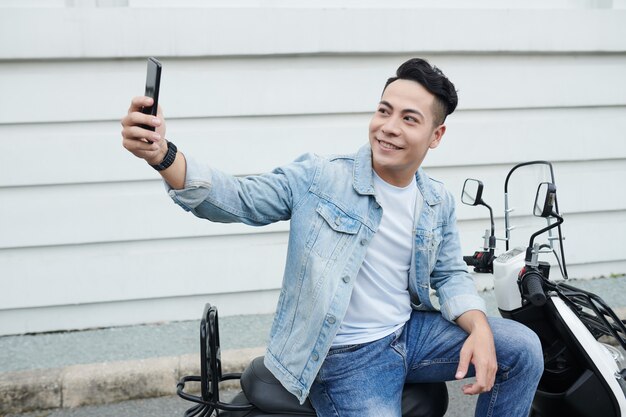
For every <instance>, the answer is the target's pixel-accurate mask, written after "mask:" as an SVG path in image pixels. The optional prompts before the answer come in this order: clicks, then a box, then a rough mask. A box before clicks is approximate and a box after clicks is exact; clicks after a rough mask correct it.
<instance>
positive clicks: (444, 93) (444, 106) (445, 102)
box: [383, 58, 459, 125]
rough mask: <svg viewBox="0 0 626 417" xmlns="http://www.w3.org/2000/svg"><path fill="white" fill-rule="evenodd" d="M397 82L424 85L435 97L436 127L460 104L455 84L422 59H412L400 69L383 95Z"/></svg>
mask: <svg viewBox="0 0 626 417" xmlns="http://www.w3.org/2000/svg"><path fill="white" fill-rule="evenodd" d="M396 80H411V81H415V82H417V83H419V84H421V85H422V87H424V88H425V89H426V90H428V91H430V93H432V94H433V95H434V96H435V103H434V105H433V114H434V116H435V120H434V123H435V125H440V124H442V123H443V122H445V120H446V116H448V115H449V114H451V113H452V112H453V111H454V109H456V105H457V104H458V102H459V98H458V96H457V94H456V89H455V88H454V84H452V82H451V81H450V80H449V79H448V77H446V76H445V75H444V74H443V72H441V70H440V69H439V68H437V67H435V66H431V65H430V64H429V63H428V61H426V60H424V59H421V58H412V59H409V60H408V61H406V62H405V63H404V64H402V65H400V67H398V70H397V71H396V76H395V77H391V78H389V79H388V80H387V83H386V84H385V88H384V89H383V93H384V92H385V89H386V88H387V86H389V84H391V83H392V82H394V81H396Z"/></svg>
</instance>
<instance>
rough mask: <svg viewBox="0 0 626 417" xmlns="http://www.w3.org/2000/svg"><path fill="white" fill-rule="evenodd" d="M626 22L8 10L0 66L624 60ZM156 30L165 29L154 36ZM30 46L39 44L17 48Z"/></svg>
mask: <svg viewBox="0 0 626 417" xmlns="http://www.w3.org/2000/svg"><path fill="white" fill-rule="evenodd" d="M624 16H626V13H625V12H624V11H623V10H610V9H609V10H584V9H582V10H580V9H579V10H541V11H535V10H467V9H465V10H455V9H439V10H438V9H425V8H422V7H419V3H418V4H417V6H416V7H407V8H403V9H387V8H380V7H376V8H371V9H354V8H341V9H340V8H334V9H333V8H323V7H321V6H320V7H311V8H306V9H303V8H247V7H229V8H217V7H212V8H76V9H73V8H68V9H13V8H8V9H4V10H3V11H2V14H0V59H51V58H52V59H54V58H123V57H137V56H145V55H146V54H150V55H159V56H221V55H233V54H234V55H268V54H290V55H291V54H316V53H373V52H382V53H389V52H401V53H404V52H413V51H422V52H440V51H455V52H456V51H462V52H475V51H492V52H502V51H513V52H526V51H535V52H554V51H559V52H560V51H570V52H581V51H594V52H595V51H620V52H623V51H625V50H626V40H625V39H626V28H625V27H624V25H623V22H624V19H625V17H624ZM442 19H445V22H446V27H449V28H455V30H448V31H442V30H441V21H442ZM51 21H53V22H55V30H53V31H51V30H47V28H48V25H49V22H51ZM416 21H419V22H420V24H419V25H416V24H415V22H416ZM259 22H263V24H262V25H260V24H259ZM155 27H158V28H160V30H156V31H155V30H154V28H155ZM346 27H349V28H350V30H349V32H348V33H349V34H350V36H346V30H345V29H346ZM373 27H375V30H372V28H373ZM529 28H532V30H529ZM571 28H576V30H571ZM598 28H602V30H598ZM138 33H150V34H151V36H139V35H138ZM434 33H436V34H437V36H433V34H434ZM459 33H462V34H463V36H458V34H459ZM494 34H503V35H505V36H494ZM22 38H24V39H30V40H31V42H27V43H23V42H12V41H11V39H22Z"/></svg>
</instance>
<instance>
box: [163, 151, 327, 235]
mask: <svg viewBox="0 0 626 417" xmlns="http://www.w3.org/2000/svg"><path fill="white" fill-rule="evenodd" d="M186 159H187V173H186V178H185V188H183V189H181V190H174V189H172V188H170V187H169V186H167V184H166V188H167V190H168V193H169V195H170V197H171V198H172V200H174V202H176V204H178V205H179V206H181V207H182V208H183V209H185V210H186V211H190V212H192V213H193V214H194V215H196V216H197V217H200V218H204V219H208V220H210V221H213V222H220V223H233V222H241V223H245V224H249V225H253V226H262V225H266V224H270V223H274V222H277V221H280V220H288V219H290V218H291V213H292V210H293V209H294V208H295V207H296V206H297V204H298V202H299V201H300V199H301V198H302V197H303V196H304V195H305V194H306V192H307V191H308V189H309V188H310V185H311V183H312V181H313V178H314V176H315V171H316V169H317V166H318V165H319V158H317V157H316V156H314V155H312V154H306V155H303V156H301V157H299V158H298V159H296V160H295V161H294V162H293V163H291V164H289V165H286V166H284V167H280V168H276V169H274V170H273V171H272V172H269V173H266V174H262V175H250V176H246V177H235V176H232V175H228V174H226V173H224V172H221V171H219V170H216V169H213V168H210V167H208V166H206V165H202V164H199V163H198V162H197V161H196V160H194V159H193V158H188V157H186Z"/></svg>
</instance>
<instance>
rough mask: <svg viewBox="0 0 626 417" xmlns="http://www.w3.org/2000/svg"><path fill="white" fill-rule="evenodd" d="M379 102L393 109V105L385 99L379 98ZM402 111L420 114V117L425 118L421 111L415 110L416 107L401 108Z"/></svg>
mask: <svg viewBox="0 0 626 417" xmlns="http://www.w3.org/2000/svg"><path fill="white" fill-rule="evenodd" d="M380 104H382V105H385V106H387V107H389V108H390V109H391V110H393V106H392V105H391V103H389V102H388V101H386V100H381V101H380ZM402 113H413V114H416V115H418V116H420V117H421V118H425V116H424V114H422V112H421V111H419V110H416V109H403V110H402Z"/></svg>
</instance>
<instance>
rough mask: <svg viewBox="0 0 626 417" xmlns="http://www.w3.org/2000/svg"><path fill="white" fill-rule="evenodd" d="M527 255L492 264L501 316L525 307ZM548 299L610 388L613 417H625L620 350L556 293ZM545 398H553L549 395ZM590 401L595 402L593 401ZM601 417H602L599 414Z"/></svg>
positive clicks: (517, 251)
mask: <svg viewBox="0 0 626 417" xmlns="http://www.w3.org/2000/svg"><path fill="white" fill-rule="evenodd" d="M525 252H526V249H525V248H521V247H517V248H514V249H511V250H509V251H507V252H505V253H503V254H501V255H499V256H498V257H497V258H496V259H495V260H494V262H493V276H494V290H495V294H496V301H497V304H498V308H499V310H500V312H501V314H502V315H503V316H504V317H507V318H511V315H512V314H511V313H512V312H514V311H516V310H519V309H521V308H522V295H521V294H520V289H519V285H518V276H519V272H520V271H521V270H522V268H523V267H524V265H525V262H524V257H525ZM548 297H549V301H548V303H550V302H551V303H552V304H553V305H554V307H555V309H554V310H552V311H556V312H557V314H558V316H559V317H560V320H561V321H562V323H563V324H564V325H565V326H566V327H567V328H568V329H569V333H571V335H573V337H574V338H575V339H576V341H577V343H578V345H579V346H580V347H581V348H582V350H584V354H585V355H586V356H587V357H588V358H589V359H590V360H591V362H592V363H593V364H594V365H595V367H596V368H597V370H596V375H597V376H598V377H599V378H602V379H603V380H604V382H605V383H606V385H607V386H608V388H609V389H610V391H611V393H612V396H613V397H614V406H615V407H614V408H617V410H616V414H614V415H615V416H619V417H626V397H625V395H626V383H625V382H624V379H623V377H622V375H621V374H620V371H621V369H620V368H619V367H618V364H617V362H616V359H615V357H614V355H619V351H617V349H615V348H614V347H609V346H607V345H605V344H603V343H600V342H598V341H597V340H596V338H595V337H594V336H593V335H592V334H591V332H590V331H589V329H588V328H587V327H586V326H585V325H584V324H583V323H582V321H581V320H580V319H579V318H578V316H577V315H576V314H575V313H574V312H573V311H572V309H571V308H570V307H569V306H568V305H567V304H566V303H565V302H564V301H563V300H562V299H561V298H560V297H559V295H558V294H557V293H555V292H552V293H550V294H548ZM523 324H526V323H523ZM611 349H612V350H611ZM572 388H575V387H572ZM546 395H550V393H548V394H546ZM589 400H590V401H593V399H589ZM539 412H541V411H539ZM598 417H600V416H599V415H598ZM602 417H612V416H602Z"/></svg>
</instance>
